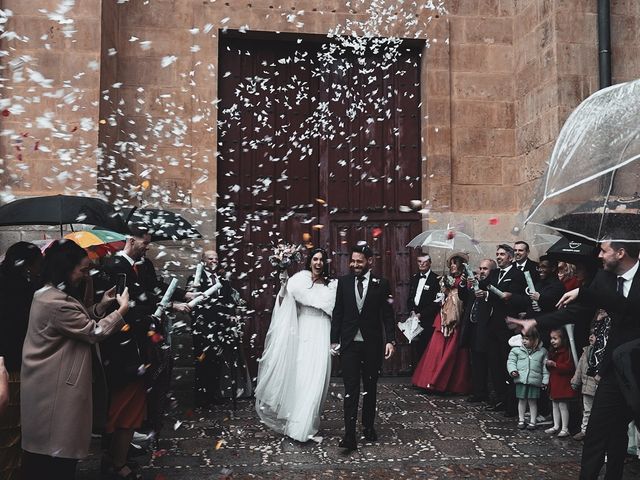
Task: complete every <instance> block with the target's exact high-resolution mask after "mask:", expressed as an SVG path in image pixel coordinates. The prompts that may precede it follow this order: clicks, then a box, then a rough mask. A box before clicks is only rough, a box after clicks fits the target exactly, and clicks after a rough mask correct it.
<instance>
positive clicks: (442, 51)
mask: <svg viewBox="0 0 640 480" xmlns="http://www.w3.org/2000/svg"><path fill="white" fill-rule="evenodd" d="M449 52H450V49H449V46H448V45H445V43H444V42H438V43H432V44H431V46H429V47H428V48H425V49H424V51H423V53H422V55H423V56H424V57H425V59H424V60H423V62H424V63H423V64H426V65H427V67H428V68H434V69H436V70H447V69H448V68H449V64H450V53H449Z"/></svg>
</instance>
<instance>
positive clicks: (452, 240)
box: [407, 228, 482, 253]
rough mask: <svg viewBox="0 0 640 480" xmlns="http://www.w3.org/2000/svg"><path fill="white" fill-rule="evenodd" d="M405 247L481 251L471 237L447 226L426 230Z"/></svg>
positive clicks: (467, 251) (469, 251) (468, 251)
mask: <svg viewBox="0 0 640 480" xmlns="http://www.w3.org/2000/svg"><path fill="white" fill-rule="evenodd" d="M407 247H414V248H420V247H433V248H444V249H447V250H456V251H458V252H466V253H471V252H478V253H482V249H481V248H480V246H479V245H478V242H476V241H475V240H474V239H473V238H471V237H470V236H469V235H467V234H466V233H463V232H458V231H457V230H455V229H452V228H447V229H442V230H427V231H425V232H422V233H421V234H420V235H418V236H417V237H415V238H413V239H412V240H411V241H410V242H409V243H408V244H407Z"/></svg>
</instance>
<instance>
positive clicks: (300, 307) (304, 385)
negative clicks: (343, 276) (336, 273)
mask: <svg viewBox="0 0 640 480" xmlns="http://www.w3.org/2000/svg"><path fill="white" fill-rule="evenodd" d="M336 286H337V282H336V281H335V280H332V281H331V282H330V283H329V284H328V285H324V284H322V283H312V281H311V272H310V271H308V270H303V271H301V272H298V273H296V274H295V275H293V276H292V277H291V278H290V279H289V280H288V282H287V283H286V285H285V286H284V287H283V289H282V290H281V291H280V293H279V295H278V296H279V297H280V296H283V299H282V302H280V301H279V300H276V305H275V307H274V309H273V313H272V315H271V325H270V326H269V331H268V333H267V337H266V339H265V348H264V353H263V354H262V358H261V359H260V363H259V365H258V386H257V387H256V392H255V394H256V412H257V413H258V416H259V417H260V419H261V420H262V422H263V423H264V424H265V425H267V426H268V427H269V428H271V429H273V430H275V431H276V432H279V433H282V434H284V435H287V436H289V437H291V438H293V439H294V440H298V441H300V442H306V441H307V440H309V439H311V438H312V437H313V436H314V435H315V434H316V433H317V432H318V428H319V426H320V414H321V413H322V406H323V404H324V400H325V398H326V396H327V390H328V388H329V379H330V375H331V355H330V353H329V348H330V342H331V341H330V332H331V312H332V311H333V306H334V304H335V299H336Z"/></svg>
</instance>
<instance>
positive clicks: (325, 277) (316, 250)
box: [304, 247, 330, 285]
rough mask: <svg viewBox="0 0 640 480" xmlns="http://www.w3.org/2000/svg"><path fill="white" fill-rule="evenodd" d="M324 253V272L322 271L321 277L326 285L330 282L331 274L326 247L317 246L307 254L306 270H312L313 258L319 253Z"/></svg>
mask: <svg viewBox="0 0 640 480" xmlns="http://www.w3.org/2000/svg"><path fill="white" fill-rule="evenodd" d="M317 253H320V254H322V272H321V273H320V278H322V282H323V283H324V284H325V285H328V284H329V279H330V274H329V255H328V254H327V251H326V250H325V249H324V248H320V247H315V248H314V249H313V250H311V251H310V252H309V254H308V255H307V261H306V262H305V266H304V268H305V270H309V271H311V259H312V258H313V257H314V256H315V255H316V254H317Z"/></svg>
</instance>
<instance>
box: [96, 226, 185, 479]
mask: <svg viewBox="0 0 640 480" xmlns="http://www.w3.org/2000/svg"><path fill="white" fill-rule="evenodd" d="M150 243H151V235H150V234H149V233H146V232H144V231H142V230H138V229H135V228H132V235H130V236H129V237H127V240H126V243H125V246H124V248H123V249H122V251H120V252H118V253H117V254H116V255H114V256H112V257H109V258H107V259H105V261H104V264H103V267H102V268H103V271H104V274H105V276H104V277H103V278H102V280H101V281H102V285H100V282H98V281H97V282H96V283H97V287H98V289H100V287H101V288H102V289H107V288H110V287H111V286H113V285H115V284H116V283H117V278H118V274H124V275H126V286H127V287H128V288H129V297H130V298H131V302H132V305H131V307H130V308H129V312H128V313H127V315H126V316H125V317H124V321H125V328H123V329H122V330H121V331H120V332H118V333H115V334H113V335H111V336H110V337H109V338H107V339H106V340H105V341H104V342H102V344H101V353H102V361H103V364H104V367H105V373H106V374H107V382H108V384H109V389H110V394H111V407H110V410H109V418H108V419H107V431H108V433H113V435H112V438H111V446H110V451H109V454H110V457H111V461H112V462H113V464H114V465H115V466H117V467H120V466H122V465H124V464H125V462H126V454H127V451H128V449H129V444H130V443H131V439H132V438H133V432H134V429H135V428H139V427H140V424H141V419H140V418H139V417H140V416H143V415H133V412H134V411H140V412H142V413H144V410H145V404H146V403H147V402H148V403H149V405H148V408H149V420H150V423H151V427H152V429H153V430H154V431H155V432H159V431H160V428H161V419H162V414H163V411H164V404H165V403H166V393H167V391H168V389H169V381H170V375H171V365H172V360H173V359H172V358H171V354H170V350H169V349H168V348H162V347H163V341H164V337H166V335H167V332H166V331H164V329H163V325H162V322H161V321H160V319H156V318H154V317H152V315H153V313H154V312H155V310H156V308H157V304H158V303H159V302H160V299H161V297H162V295H163V293H164V292H165V290H166V289H167V286H166V285H165V284H164V283H163V282H162V281H160V280H159V279H158V277H157V275H156V271H155V268H154V266H153V263H151V261H150V260H149V259H148V258H146V253H147V251H148V250H149V244H150ZM174 297H176V298H181V299H185V300H186V299H188V298H189V297H190V295H187V294H185V292H184V291H180V290H177V291H176V292H175V293H174ZM169 309H170V310H172V311H174V312H183V313H187V312H188V311H189V310H190V309H189V307H188V305H187V304H186V303H182V302H172V303H171V304H170V305H169ZM147 366H150V367H149V368H147ZM147 390H149V394H147ZM130 407H131V408H130ZM134 417H135V418H134Z"/></svg>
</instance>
